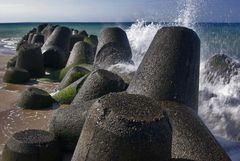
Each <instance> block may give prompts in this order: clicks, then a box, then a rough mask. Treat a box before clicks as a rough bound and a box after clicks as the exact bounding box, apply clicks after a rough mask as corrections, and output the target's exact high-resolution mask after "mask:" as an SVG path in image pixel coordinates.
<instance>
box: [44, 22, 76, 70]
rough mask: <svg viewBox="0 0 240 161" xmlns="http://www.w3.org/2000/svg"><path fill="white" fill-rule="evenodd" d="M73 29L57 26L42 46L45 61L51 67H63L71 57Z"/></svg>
mask: <svg viewBox="0 0 240 161" xmlns="http://www.w3.org/2000/svg"><path fill="white" fill-rule="evenodd" d="M70 38H71V30H70V29H69V28H67V27H56V28H55V29H54V31H53V33H52V34H51V35H50V36H49V38H48V39H47V40H46V42H45V43H44V45H43V47H42V53H43V55H44V63H45V66H46V67H49V68H63V67H65V65H66V63H67V59H68V57H69V45H70Z"/></svg>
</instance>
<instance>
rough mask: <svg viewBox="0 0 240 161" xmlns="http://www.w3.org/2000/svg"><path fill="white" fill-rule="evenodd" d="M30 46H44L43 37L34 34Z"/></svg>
mask: <svg viewBox="0 0 240 161" xmlns="http://www.w3.org/2000/svg"><path fill="white" fill-rule="evenodd" d="M31 44H41V45H42V44H44V36H43V35H41V34H34V35H33V38H32V41H31Z"/></svg>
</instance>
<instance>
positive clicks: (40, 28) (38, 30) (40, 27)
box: [37, 23, 48, 33]
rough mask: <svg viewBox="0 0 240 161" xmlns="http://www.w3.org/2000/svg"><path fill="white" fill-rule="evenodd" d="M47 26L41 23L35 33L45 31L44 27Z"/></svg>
mask: <svg viewBox="0 0 240 161" xmlns="http://www.w3.org/2000/svg"><path fill="white" fill-rule="evenodd" d="M47 26H48V24H47V23H43V24H40V25H38V27H37V33H41V32H42V31H43V29H45V27H47Z"/></svg>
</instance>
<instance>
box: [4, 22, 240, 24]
mask: <svg viewBox="0 0 240 161" xmlns="http://www.w3.org/2000/svg"><path fill="white" fill-rule="evenodd" d="M136 22H137V21H26V22H24V21H16V22H14V21H10V22H0V24H23V23H26V24H31V23H35V24H39V23H136ZM144 22H145V23H176V24H177V22H171V21H162V22H158V21H144ZM204 23H209V24H210V23H222V24H239V23H240V22H221V21H218V22H212V21H209V22H208V21H205V22H196V23H195V24H204Z"/></svg>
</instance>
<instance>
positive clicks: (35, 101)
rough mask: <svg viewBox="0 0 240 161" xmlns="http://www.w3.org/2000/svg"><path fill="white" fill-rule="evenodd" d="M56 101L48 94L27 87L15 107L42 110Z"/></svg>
mask: <svg viewBox="0 0 240 161" xmlns="http://www.w3.org/2000/svg"><path fill="white" fill-rule="evenodd" d="M54 103H56V101H55V100H54V99H53V98H52V97H51V96H50V95H49V94H48V92H46V91H44V90H41V89H38V88H35V87H29V88H28V89H26V90H25V91H24V92H23V93H22V94H21V96H20V97H19V99H18V101H17V106H18V107H21V108H25V109H42V108H49V107H51V106H52V105H53V104H54Z"/></svg>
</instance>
